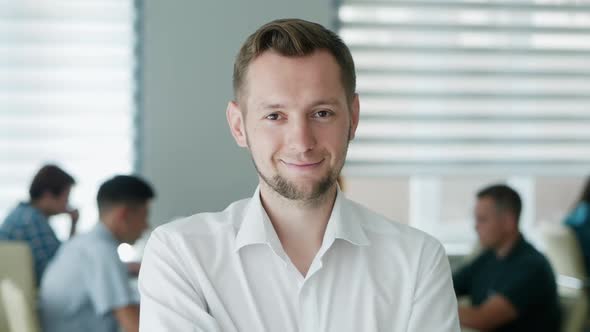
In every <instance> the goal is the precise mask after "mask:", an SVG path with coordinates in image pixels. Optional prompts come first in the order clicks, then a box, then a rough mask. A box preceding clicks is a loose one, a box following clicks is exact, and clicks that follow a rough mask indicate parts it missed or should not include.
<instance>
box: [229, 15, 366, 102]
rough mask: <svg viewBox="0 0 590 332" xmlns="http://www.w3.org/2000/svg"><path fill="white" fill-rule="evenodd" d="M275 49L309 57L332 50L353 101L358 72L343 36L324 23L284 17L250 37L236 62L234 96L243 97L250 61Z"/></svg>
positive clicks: (348, 94)
mask: <svg viewBox="0 0 590 332" xmlns="http://www.w3.org/2000/svg"><path fill="white" fill-rule="evenodd" d="M270 49H272V50H273V51H276V52H278V53H279V54H281V55H284V56H290V57H291V56H292V57H296V56H306V55H310V54H311V53H313V52H315V51H316V50H327V51H328V52H330V53H331V54H332V55H333V56H334V58H335V59H336V62H338V65H339V66H340V74H341V80H342V86H343V87H344V90H345V92H346V96H347V98H348V100H349V102H350V101H351V100H352V98H353V96H354V94H355V92H356V74H355V69H354V61H353V59H352V55H351V54H350V50H349V49H348V47H347V46H346V44H344V42H343V41H342V39H340V37H338V36H337V35H336V34H335V33H334V32H332V31H330V30H328V29H326V28H324V27H323V26H322V25H320V24H317V23H313V22H309V21H304V20H300V19H280V20H275V21H272V22H269V23H267V24H265V25H263V26H262V27H260V28H259V29H258V30H257V31H256V32H254V33H253V34H252V35H250V36H249V37H248V39H246V41H245V42H244V44H243V45H242V47H241V48H240V52H239V53H238V55H237V57H236V62H235V63H234V75H233V86H234V98H236V100H237V99H238V98H239V96H240V93H241V89H242V88H243V85H244V80H245V77H246V73H247V71H248V66H249V65H250V62H252V61H253V60H254V59H256V58H257V57H258V56H259V55H261V54H262V53H264V52H265V51H267V50H270Z"/></svg>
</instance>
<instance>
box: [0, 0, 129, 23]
mask: <svg viewBox="0 0 590 332" xmlns="http://www.w3.org/2000/svg"><path fill="white" fill-rule="evenodd" d="M0 8H2V11H0V21H2V20H6V19H15V18H24V19H29V20H32V19H35V20H40V19H48V18H51V19H54V20H60V21H63V20H72V19H75V20H81V21H96V20H100V21H115V22H116V21H122V22H130V21H133V18H134V15H135V11H134V8H133V1H120V0H100V1H84V0H76V1H71V0H63V1H56V0H51V1H36V0H19V1H14V0H2V1H0Z"/></svg>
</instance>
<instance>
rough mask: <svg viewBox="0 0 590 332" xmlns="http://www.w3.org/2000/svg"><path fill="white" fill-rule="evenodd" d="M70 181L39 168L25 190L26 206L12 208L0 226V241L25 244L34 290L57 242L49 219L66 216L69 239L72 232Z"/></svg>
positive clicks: (50, 167) (75, 214)
mask: <svg viewBox="0 0 590 332" xmlns="http://www.w3.org/2000/svg"><path fill="white" fill-rule="evenodd" d="M74 183H75V181H74V178H73V177H72V176H71V175H69V174H68V173H66V172H65V171H64V170H62V169H61V168H59V167H57V166H55V165H46V166H43V167H42V168H41V169H40V170H39V171H38V172H37V174H36V175H35V177H34V178H33V181H32V183H31V186H30V188H29V196H30V201H29V202H22V203H20V204H18V205H17V206H16V208H14V209H13V210H12V211H11V212H10V213H9V214H8V216H7V217H6V219H4V222H3V223H2V225H1V226H0V240H14V241H25V242H27V243H28V245H29V246H30V247H31V254H32V256H33V262H34V269H35V279H36V281H37V286H38V285H39V281H40V280H41V277H42V276H43V272H44V271H45V267H46V266H47V264H48V263H49V261H50V260H51V259H52V258H53V256H54V255H55V253H56V252H57V249H58V248H59V245H60V241H59V240H58V239H57V237H56V236H55V233H54V232H53V229H51V226H50V225H49V217H51V216H54V215H57V214H61V213H67V214H69V216H70V219H71V222H72V224H71V227H70V237H72V235H74V233H75V232H76V223H77V221H78V210H76V209H72V208H70V207H68V200H69V197H70V190H71V188H72V186H73V185H74Z"/></svg>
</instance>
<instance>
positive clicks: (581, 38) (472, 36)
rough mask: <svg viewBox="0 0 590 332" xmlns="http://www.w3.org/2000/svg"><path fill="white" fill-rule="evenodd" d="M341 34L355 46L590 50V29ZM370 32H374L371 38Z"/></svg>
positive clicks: (360, 30)
mask: <svg viewBox="0 0 590 332" xmlns="http://www.w3.org/2000/svg"><path fill="white" fill-rule="evenodd" d="M340 36H341V37H342V38H343V39H344V40H345V41H346V42H347V44H349V45H350V46H351V47H353V48H354V47H357V46H386V47H387V46H391V45H396V46H402V47H403V46H413V47H420V46H428V47H465V48H512V47H523V46H526V47H527V48H532V49H536V48H538V49H555V50H590V42H589V40H590V33H585V34H567V33H531V32H494V31H489V32H475V31H470V30H465V31H456V32H453V31H439V30H436V29H432V30H427V31H396V30H394V29H382V28H377V27H375V28H347V27H344V28H342V29H341V30H340ZM367 36H370V38H368V37H367Z"/></svg>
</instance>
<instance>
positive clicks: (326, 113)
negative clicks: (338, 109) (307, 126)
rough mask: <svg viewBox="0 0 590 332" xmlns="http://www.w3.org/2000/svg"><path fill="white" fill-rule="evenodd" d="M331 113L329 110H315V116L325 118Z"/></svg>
mask: <svg viewBox="0 0 590 332" xmlns="http://www.w3.org/2000/svg"><path fill="white" fill-rule="evenodd" d="M331 114H332V113H331V112H330V111H317V112H315V117H316V118H327V117H329V116H330V115H331Z"/></svg>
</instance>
